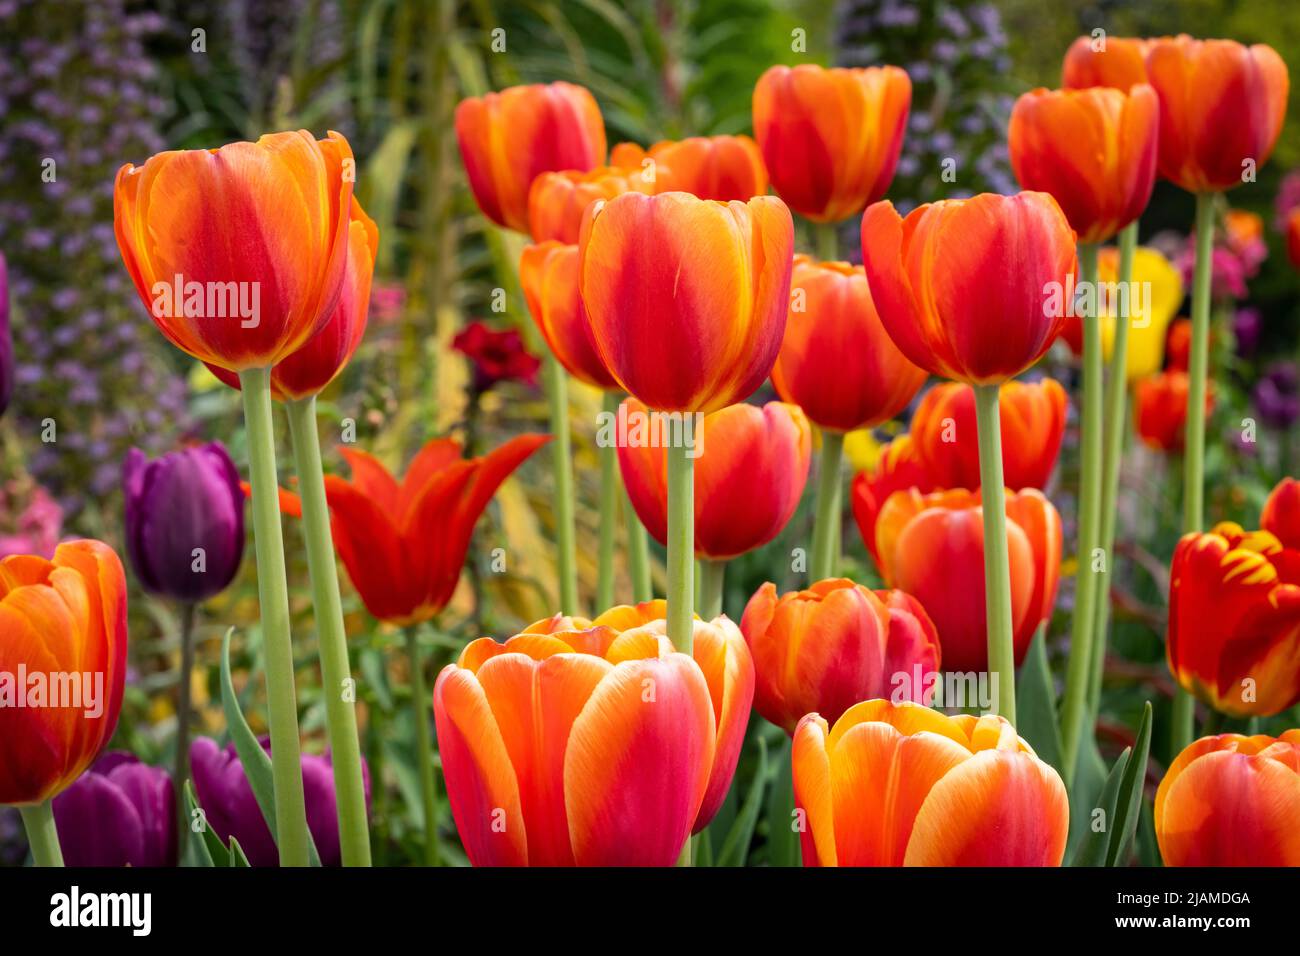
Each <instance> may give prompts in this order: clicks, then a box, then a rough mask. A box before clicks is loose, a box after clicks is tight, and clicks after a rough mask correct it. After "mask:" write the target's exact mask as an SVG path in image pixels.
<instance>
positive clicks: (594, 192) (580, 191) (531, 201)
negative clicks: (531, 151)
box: [528, 164, 655, 245]
mask: <svg viewBox="0 0 1300 956" xmlns="http://www.w3.org/2000/svg"><path fill="white" fill-rule="evenodd" d="M631 192H637V193H653V192H655V181H654V180H653V179H651V178H650V177H649V176H648V175H646V173H645V172H644V171H643V170H640V169H624V168H620V167H619V165H618V164H615V165H614V166H597V167H596V168H595V169H592V170H589V171H587V172H581V171H579V170H576V169H566V170H564V171H562V172H547V173H542V174H541V175H540V176H538V177H537V178H536V179H534V180H533V185H532V187H531V188H530V189H529V191H528V231H529V233H530V234H531V235H532V237H533V242H539V243H540V242H545V241H546V240H548V239H554V240H556V241H557V242H562V243H565V244H567V245H575V244H577V242H578V236H579V235H580V233H581V232H582V216H583V214H584V213H585V212H586V211H587V207H588V206H590V205H591V204H592V203H593V202H596V201H597V200H599V199H613V198H614V197H615V196H621V195H622V194H623V193H631Z"/></svg>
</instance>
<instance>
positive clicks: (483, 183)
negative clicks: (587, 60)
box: [456, 83, 605, 233]
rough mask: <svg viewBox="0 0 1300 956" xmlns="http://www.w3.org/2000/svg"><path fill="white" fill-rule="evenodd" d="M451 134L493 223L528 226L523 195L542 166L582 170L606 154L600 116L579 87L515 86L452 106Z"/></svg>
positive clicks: (520, 229) (519, 228) (591, 99)
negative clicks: (454, 120) (453, 130)
mask: <svg viewBox="0 0 1300 956" xmlns="http://www.w3.org/2000/svg"><path fill="white" fill-rule="evenodd" d="M456 140H457V142H458V143H459V144H460V158H461V161H462V162H463V163H464V164H465V173H466V175H467V176H468V177H469V185H470V189H471V190H473V192H474V199H475V200H476V201H477V202H478V207H479V209H481V210H482V212H483V215H485V216H487V217H488V218H489V219H491V220H492V221H493V222H494V223H496V224H497V225H498V226H504V227H506V228H507V229H513V230H515V231H516V232H524V233H526V232H528V226H529V224H528V199H529V190H530V189H531V188H532V185H533V181H534V180H535V179H536V178H537V177H538V176H539V175H541V174H542V173H546V172H553V171H562V170H570V169H572V170H577V171H579V172H586V171H587V170H590V169H593V168H595V167H596V166H599V165H600V164H601V163H602V162H604V159H605V123H604V120H602V119H601V116H600V107H599V106H597V105H596V100H595V98H594V97H593V96H592V95H591V93H590V92H589V91H588V90H586V89H585V88H584V87H581V86H575V85H573V84H572V83H548V84H535V85H532V86H512V87H510V88H509V89H505V90H502V91H501V92H500V93H488V94H486V95H484V96H471V97H468V98H466V99H464V100H462V101H461V102H460V104H459V105H458V106H457V107H456Z"/></svg>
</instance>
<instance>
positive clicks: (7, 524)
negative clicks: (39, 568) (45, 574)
mask: <svg viewBox="0 0 1300 956" xmlns="http://www.w3.org/2000/svg"><path fill="white" fill-rule="evenodd" d="M29 487H30V491H29V490H28V489H27V488H25V487H24V486H23V485H22V484H20V483H18V482H11V483H10V484H9V485H7V486H6V487H4V488H3V489H0V558H6V557H8V556H9V555H11V554H36V555H40V556H41V557H43V558H47V559H48V558H52V557H54V549H55V548H56V547H58V544H59V541H60V540H61V538H62V535H63V509H62V508H60V507H59V503H58V502H57V501H55V500H54V498H53V497H52V496H51V495H50V493H49V492H48V491H46V490H45V489H44V488H42V487H41V486H40V485H31V486H29Z"/></svg>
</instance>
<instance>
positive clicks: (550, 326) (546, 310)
mask: <svg viewBox="0 0 1300 956" xmlns="http://www.w3.org/2000/svg"><path fill="white" fill-rule="evenodd" d="M578 265H579V255H578V247H577V246H576V245H565V244H564V243H562V242H556V241H554V240H548V241H546V242H541V243H538V244H536V245H531V246H527V247H526V248H525V249H524V252H523V256H522V257H521V258H520V260H519V282H520V284H521V285H522V286H523V290H524V298H525V300H527V302H528V311H529V312H530V313H532V316H533V321H534V322H536V323H537V328H538V329H539V330H540V331H541V333H542V338H543V339H545V340H546V345H547V347H548V348H550V350H551V352H552V353H553V354H554V355H555V357H556V358H557V359H558V360H559V362H560V364H561V365H563V366H564V368H565V371H567V372H568V373H569V374H570V375H572V376H573V377H574V378H576V379H578V380H579V381H582V382H586V383H587V384H588V385H594V386H595V387H596V388H600V389H605V390H611V389H616V388H618V382H616V381H615V380H614V376H612V375H611V374H610V373H609V370H608V369H606V368H605V363H604V362H602V361H601V358H600V355H599V353H598V352H597V351H596V341H595V337H594V336H593V335H592V331H591V323H590V322H588V321H587V310H586V308H585V307H584V306H583V304H582V295H581V294H580V292H579V289H578Z"/></svg>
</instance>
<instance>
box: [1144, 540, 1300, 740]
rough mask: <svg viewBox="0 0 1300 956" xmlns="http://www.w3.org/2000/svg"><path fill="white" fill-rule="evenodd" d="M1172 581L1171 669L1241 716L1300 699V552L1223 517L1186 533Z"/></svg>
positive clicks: (1199, 693)
mask: <svg viewBox="0 0 1300 956" xmlns="http://www.w3.org/2000/svg"><path fill="white" fill-rule="evenodd" d="M1169 577H1170V581H1169V633H1168V639H1167V641H1166V650H1167V653H1168V658H1169V669H1170V671H1172V672H1173V675H1174V678H1175V679H1176V680H1177V681H1178V683H1179V684H1181V685H1182V687H1183V689H1184V690H1186V691H1187V692H1188V693H1189V694H1193V695H1195V696H1196V697H1199V698H1200V699H1201V700H1203V701H1204V702H1205V703H1207V704H1209V705H1210V706H1211V707H1213V708H1215V709H1216V710H1218V711H1220V712H1222V713H1225V714H1230V715H1232V716H1234V717H1248V716H1255V715H1258V716H1263V717H1267V716H1269V715H1271V714H1276V713H1278V712H1279V711H1282V710H1285V709H1286V708H1288V707H1290V706H1292V705H1293V704H1295V703H1297V702H1300V551H1297V550H1294V549H1291V548H1284V547H1283V546H1282V543H1281V542H1280V541H1278V539H1277V538H1276V537H1275V536H1274V535H1273V534H1272V533H1271V532H1268V531H1245V530H1243V529H1242V528H1241V526H1240V525H1236V524H1232V523H1230V522H1224V523H1222V524H1219V525H1216V526H1215V528H1214V530H1212V531H1209V532H1205V533H1201V534H1187V535H1184V536H1183V538H1182V540H1181V541H1179V542H1178V547H1177V548H1175V549H1174V559H1173V564H1172V567H1171V569H1170V575H1169Z"/></svg>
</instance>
